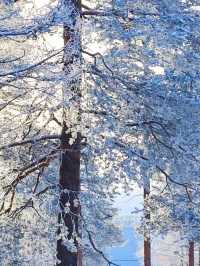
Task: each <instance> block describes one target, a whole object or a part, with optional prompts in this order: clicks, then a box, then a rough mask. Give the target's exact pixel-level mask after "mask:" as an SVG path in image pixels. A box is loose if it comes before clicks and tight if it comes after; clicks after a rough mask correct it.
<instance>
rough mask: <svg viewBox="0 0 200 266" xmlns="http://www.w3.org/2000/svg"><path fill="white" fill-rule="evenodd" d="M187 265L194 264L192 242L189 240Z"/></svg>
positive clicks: (191, 265)
mask: <svg viewBox="0 0 200 266" xmlns="http://www.w3.org/2000/svg"><path fill="white" fill-rule="evenodd" d="M189 266H194V242H193V241H190V242H189Z"/></svg>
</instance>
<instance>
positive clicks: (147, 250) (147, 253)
mask: <svg viewBox="0 0 200 266" xmlns="http://www.w3.org/2000/svg"><path fill="white" fill-rule="evenodd" d="M149 194H150V181H149V180H146V182H144V216H145V220H146V223H147V224H148V221H149V220H150V212H149V211H148V210H147V206H146V204H145V200H146V199H147V197H148V196H149ZM144 266H151V237H150V232H149V230H148V229H146V231H145V234H144Z"/></svg>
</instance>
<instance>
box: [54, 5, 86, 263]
mask: <svg viewBox="0 0 200 266" xmlns="http://www.w3.org/2000/svg"><path fill="white" fill-rule="evenodd" d="M64 5H65V7H66V10H67V9H69V7H73V9H72V10H73V11H72V12H71V20H72V23H69V24H68V23H67V21H66V22H65V23H64V34H63V38H64V45H65V51H64V71H65V75H66V80H69V81H68V82H67V85H66V88H64V89H63V95H65V90H66V91H68V92H69V90H70V92H72V94H73V95H74V96H73V97H72V100H71V103H72V104H74V106H76V108H77V110H78V118H77V121H74V122H73V124H70V125H69V124H68V121H67V119H66V117H65V112H66V110H65V107H63V129H62V134H61V164H60V179H59V186H60V199H59V201H60V210H61V211H60V213H59V216H58V224H59V225H60V226H59V228H58V240H57V259H58V261H57V266H58V265H59V266H82V253H81V249H80V246H79V243H78V238H80V236H81V233H80V211H81V210H80V202H79V192H80V142H81V134H80V132H77V137H76V139H75V140H74V142H73V143H71V142H70V139H71V138H72V137H73V136H72V130H71V129H73V128H75V127H76V126H77V125H78V124H79V123H80V120H81V118H80V102H81V92H80V84H81V74H77V75H75V77H74V78H71V76H72V75H70V74H71V73H74V72H72V71H74V69H75V71H77V68H80V69H79V70H81V38H80V32H81V29H80V28H78V27H77V25H78V23H79V22H78V21H79V20H80V8H81V1H80V0H65V1H64ZM66 13H67V12H66ZM77 48H78V49H77ZM79 72H80V73H81V71H79ZM67 95H68V94H67ZM63 97H64V96H63ZM63 102H64V101H63ZM63 105H64V104H63ZM63 234H64V236H63ZM69 242H70V245H69Z"/></svg>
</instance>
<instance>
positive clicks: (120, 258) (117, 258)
mask: <svg viewBox="0 0 200 266" xmlns="http://www.w3.org/2000/svg"><path fill="white" fill-rule="evenodd" d="M123 237H124V239H126V242H125V243H124V244H123V245H121V246H118V247H114V248H112V249H111V250H110V252H109V254H110V259H111V260H112V261H113V262H115V263H116V264H119V265H120V266H141V265H143V259H142V258H139V257H138V255H137V254H138V248H139V246H138V241H140V239H138V238H137V237H138V236H137V234H135V232H134V230H133V228H131V227H126V228H124V230H123ZM129 260H130V261H129Z"/></svg>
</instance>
